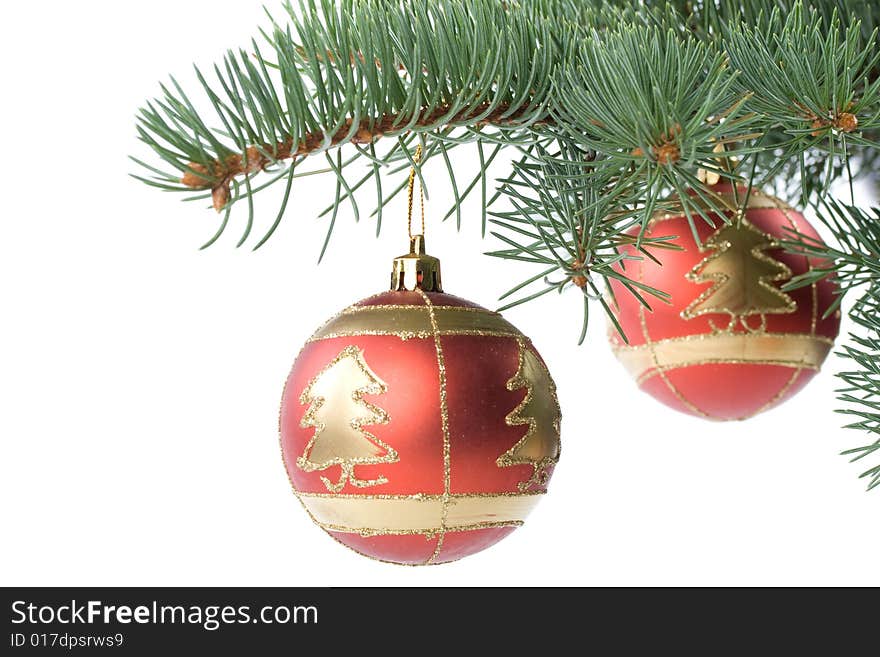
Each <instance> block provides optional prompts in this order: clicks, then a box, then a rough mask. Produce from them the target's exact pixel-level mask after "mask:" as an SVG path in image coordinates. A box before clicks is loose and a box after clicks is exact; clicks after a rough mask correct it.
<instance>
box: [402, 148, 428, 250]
mask: <svg viewBox="0 0 880 657" xmlns="http://www.w3.org/2000/svg"><path fill="white" fill-rule="evenodd" d="M421 160H422V145H421V144H419V145H418V146H416V152H415V155H413V162H414V163H415V164H418V163H419V162H421ZM415 183H416V168H415V167H412V168H411V169H410V170H409V187H408V196H409V198H408V200H407V208H408V209H407V214H406V230H407V232H408V233H409V238H410V240H412V238H413V230H412V215H413V191H414V188H415ZM419 199H420V205H421V210H422V230H421V231H419V232H418V233H415V234H416V235H423V236H424V234H425V190H424V189H422V184H421V182H420V183H419Z"/></svg>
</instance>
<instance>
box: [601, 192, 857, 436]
mask: <svg viewBox="0 0 880 657" xmlns="http://www.w3.org/2000/svg"><path fill="white" fill-rule="evenodd" d="M713 190H714V191H715V192H716V193H717V194H718V195H719V201H718V202H717V203H716V204H717V205H718V206H719V207H729V208H731V210H730V212H729V216H730V217H731V218H733V219H734V223H732V224H725V223H723V221H722V219H721V218H720V217H718V216H717V215H715V216H712V215H710V216H711V218H712V219H714V220H715V225H716V227H715V228H713V227H712V226H710V225H708V224H707V223H706V222H705V221H703V220H702V219H701V218H700V217H695V223H696V227H697V233H698V235H699V240H700V245H698V244H697V242H696V240H695V239H694V235H693V232H692V230H691V227H690V224H689V223H688V220H687V218H686V217H685V216H684V214H683V212H679V213H675V212H673V213H666V214H658V215H657V216H655V217H654V218H653V219H652V220H651V223H650V225H649V227H648V229H647V233H646V234H647V235H648V236H650V237H664V236H677V239H676V240H675V243H676V244H677V245H679V246H681V247H682V248H683V249H684V250H683V251H661V252H657V251H655V253H654V255H655V256H657V257H658V258H659V259H660V260H661V261H662V265H658V264H657V263H655V262H652V261H651V260H650V259H643V260H629V261H627V262H626V274H627V276H629V277H631V278H632V279H634V280H637V281H640V282H643V283H646V284H647V285H650V286H652V287H655V288H657V289H660V290H663V291H665V292H668V293H670V294H671V295H672V300H671V301H672V302H671V304H665V303H663V302H661V301H656V300H655V301H652V302H651V306H652V310H646V309H645V308H644V307H643V306H642V305H641V304H640V303H639V302H638V301H637V300H636V299H635V298H634V297H633V295H632V294H631V293H630V292H629V291H627V290H626V289H625V288H624V287H623V286H622V285H621V284H620V283H619V282H617V281H612V283H611V285H612V289H613V290H614V293H615V296H616V301H617V307H616V308H615V314H616V317H617V319H618V321H619V322H620V324H621V326H622V327H623V330H624V332H625V334H626V336H627V338H628V339H629V344H625V343H624V341H623V340H622V339H621V337H620V336H619V335H618V334H617V332H616V331H615V330H614V329H613V328H612V329H611V332H610V340H611V345H612V348H613V349H614V352H615V354H616V355H617V357H618V359H619V360H620V361H621V362H622V363H623V364H624V366H625V367H626V368H627V370H628V371H629V372H630V373H631V374H632V376H633V377H634V378H635V379H636V381H637V383H638V385H639V387H640V388H641V389H642V390H644V391H646V392H647V393H648V394H650V395H652V396H653V397H654V398H656V399H658V400H659V401H661V402H663V403H664V404H666V405H667V406H671V407H672V408H674V409H676V410H679V411H683V412H685V413H690V414H692V415H697V416H700V417H704V418H707V419H711V420H741V419H745V418H748V417H751V416H753V415H756V414H757V413H760V412H762V411H765V410H767V409H769V408H772V407H774V406H776V405H778V404H780V403H782V402H783V401H785V400H786V399H788V398H790V397H792V396H793V395H794V394H796V393H797V392H798V391H799V390H801V389H802V388H803V387H804V386H805V385H806V384H807V382H808V381H809V380H810V379H811V378H812V377H813V376H814V375H815V373H816V372H817V371H818V370H819V367H820V366H821V365H822V362H823V361H824V360H825V357H826V356H827V355H828V352H829V351H830V350H831V347H832V345H833V344H834V339H835V338H836V337H837V333H838V330H839V328H840V314H839V313H834V314H832V315H831V316H829V317H827V318H823V315H824V314H825V311H826V310H827V309H828V308H829V307H830V305H831V303H832V301H833V297H834V283H833V281H832V280H829V279H827V278H826V279H823V280H821V281H819V282H818V283H815V284H813V285H811V286H809V287H803V288H800V289H797V290H792V291H787V292H783V291H782V290H781V285H782V284H783V283H784V282H785V281H787V280H789V279H790V278H792V276H795V275H798V274H802V273H805V272H807V271H809V270H810V269H811V268H813V267H817V266H818V265H819V263H818V262H816V261H815V260H812V259H810V258H807V257H804V256H798V255H792V254H790V253H785V252H784V251H783V250H782V249H781V248H780V246H779V240H780V239H782V238H784V237H789V238H790V237H791V233H788V232H787V231H786V228H788V229H793V230H796V231H798V232H800V233H802V234H804V235H807V236H808V237H810V238H813V239H816V240H819V239H820V238H819V235H818V233H816V231H815V230H814V229H813V227H812V226H811V225H810V224H809V223H808V222H807V220H806V219H805V218H804V217H803V215H802V214H801V213H800V212H798V211H797V210H795V209H793V208H791V207H789V206H788V205H786V204H785V203H783V202H782V201H780V200H779V199H777V198H774V197H772V196H769V195H765V194H762V193H760V192H757V191H754V190H753V191H752V193H751V196H750V198H749V200H748V203H747V205H746V207H745V208H744V209H743V212H742V220H741V221H739V222H737V221H736V219H735V217H736V215H737V207H738V206H737V202H738V200H742V199H744V198H745V192H746V190H744V189H740V190H738V191H739V194H738V195H735V194H734V190H733V188H732V187H731V186H730V185H719V186H716V187H714V188H713ZM694 202H696V199H694ZM623 250H624V251H625V252H628V253H630V254H633V255H635V250H634V249H632V247H626V248H624V249H623Z"/></svg>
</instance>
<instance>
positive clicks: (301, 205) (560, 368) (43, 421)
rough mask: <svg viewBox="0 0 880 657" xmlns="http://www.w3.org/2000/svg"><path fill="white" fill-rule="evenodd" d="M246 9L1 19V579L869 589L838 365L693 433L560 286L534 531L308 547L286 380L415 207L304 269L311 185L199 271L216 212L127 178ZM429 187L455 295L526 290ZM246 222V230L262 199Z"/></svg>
mask: <svg viewBox="0 0 880 657" xmlns="http://www.w3.org/2000/svg"><path fill="white" fill-rule="evenodd" d="M260 4H261V3H260V2H246V1H243V0H237V1H236V2H218V1H217V0H211V1H210V2H209V1H208V0H187V1H186V2H181V1H180V0H177V1H175V2H169V1H166V0H154V1H153V2H150V3H146V4H145V3H128V2H126V3H121V2H78V3H66V2H41V3H14V4H11V5H10V6H8V7H6V8H5V9H4V17H3V21H2V24H0V36H2V38H0V53H2V59H0V61H2V62H3V64H2V66H3V87H4V92H3V95H4V101H3V104H2V106H0V113H2V125H3V127H4V131H3V146H2V156H0V171H2V177H0V180H2V193H3V195H4V203H3V207H2V210H0V213H2V214H0V216H2V231H0V281H2V282H0V303H2V322H0V439H2V446H3V447H2V448H3V453H2V458H0V495H2V503H0V508H2V518H0V522H2V527H3V530H2V533H3V539H2V541H0V580H2V583H3V584H5V585H60V584H68V585H76V584H82V585H85V584H89V585H137V584H140V585H345V584H349V585H391V584H398V585H410V584H412V585H449V584H475V585H477V584H495V585H504V584H521V585H539V584H549V585H552V584H557V585H571V584H581V585H656V584H667V585H709V584H717V585H721V584H728V585H739V584H754V585H783V584H788V585H801V584H814V585H868V584H872V585H877V584H880V570H878V569H877V568H876V567H874V566H873V565H872V564H874V563H876V553H877V545H878V540H880V525H878V523H877V522H876V518H877V511H878V508H880V507H878V504H880V497H878V495H880V493H874V494H873V495H871V494H866V493H865V492H864V482H863V481H859V480H858V479H857V478H856V474H857V473H858V472H859V470H858V469H857V468H858V466H857V465H850V464H848V463H847V461H846V459H844V458H842V457H839V456H837V455H836V454H837V452H839V451H840V450H842V449H844V448H846V447H851V446H855V445H856V444H861V443H859V441H860V440H863V436H859V435H857V434H855V433H851V432H848V431H844V430H842V429H840V428H839V426H840V425H841V424H842V419H843V418H841V417H840V416H837V415H835V414H834V413H833V412H832V409H833V408H834V407H835V402H834V400H833V389H834V387H835V384H836V381H835V380H834V377H833V376H832V372H833V371H834V370H835V369H836V368H837V367H839V365H840V363H839V362H838V359H837V358H835V357H832V358H831V359H830V361H829V363H828V367H827V368H826V371H824V372H823V373H822V374H821V375H820V376H819V377H818V378H817V379H816V380H814V382H813V383H812V384H811V385H810V386H809V387H808V388H807V390H805V391H804V392H803V393H801V394H800V395H799V396H798V397H797V398H795V399H794V400H792V401H790V402H789V403H788V404H786V405H785V406H783V407H781V408H779V409H777V410H774V411H772V412H769V413H767V414H765V415H762V416H760V417H758V418H756V419H753V420H750V421H749V422H748V423H745V424H742V423H734V424H726V425H720V424H712V423H706V422H705V421H702V420H699V419H693V418H690V417H686V416H684V415H680V414H678V413H675V412H673V411H671V410H668V409H666V408H665V407H663V406H661V405H660V404H658V403H657V402H655V401H653V400H652V399H651V398H649V397H647V396H646V395H644V394H642V393H639V392H638V391H637V390H636V388H635V385H634V383H633V382H632V381H631V380H630V379H629V377H628V376H627V374H626V373H625V372H624V371H623V370H622V368H621V367H620V366H619V365H618V364H617V363H616V361H615V360H614V359H613V357H612V356H611V354H610V353H609V350H608V348H607V346H606V344H605V339H604V321H603V320H602V317H601V314H600V311H599V308H598V307H596V308H594V321H593V323H592V327H591V330H590V336H589V339H588V341H587V342H586V344H585V345H584V346H582V347H578V346H576V344H575V341H576V338H577V334H578V331H579V327H580V300H579V298H578V295H577V293H575V292H571V293H569V294H565V295H563V296H561V297H559V296H556V295H552V296H548V297H545V298H544V299H542V300H540V301H537V302H535V303H533V304H531V305H527V306H525V307H522V308H520V309H515V310H513V311H510V312H509V313H507V317H508V318H509V319H510V320H511V321H513V322H514V323H515V324H516V325H517V326H519V327H520V328H521V329H522V330H523V331H524V332H525V333H527V334H528V335H530V336H532V338H533V339H534V342H535V344H536V345H537V347H538V348H539V349H540V350H541V352H542V354H543V355H544V357H545V358H546V360H547V362H548V363H549V365H550V369H551V371H552V373H553V375H554V377H555V379H556V382H557V384H558V387H559V391H560V398H561V403H562V407H563V411H564V420H563V459H562V462H561V464H560V466H559V468H558V470H557V472H556V475H555V477H554V480H553V482H552V486H551V489H550V495H549V496H548V497H547V499H545V500H544V501H543V502H542V504H541V505H540V506H539V507H538V509H537V510H536V511H535V513H534V514H533V515H532V516H530V518H529V520H528V522H527V524H526V526H525V527H524V528H522V529H520V530H518V531H516V532H515V533H514V534H513V535H512V536H511V537H509V538H508V539H506V540H505V541H503V542H502V543H500V544H499V545H497V546H496V547H494V548H492V549H491V550H488V551H486V552H483V553H481V554H479V555H477V556H473V557H470V558H468V559H465V560H463V561H461V562H458V563H456V564H453V565H445V566H438V567H432V568H401V567H396V566H390V565H385V564H380V563H376V562H373V561H370V560H367V559H364V558H362V557H359V556H357V555H356V554H354V553H352V552H349V551H348V550H345V549H344V548H342V547H340V546H338V545H337V544H336V543H334V542H333V541H332V540H330V539H329V538H328V537H327V536H325V535H324V534H323V532H321V531H320V530H319V529H317V528H316V527H313V526H312V525H311V523H310V521H309V520H308V518H307V517H306V515H305V514H304V513H303V511H302V509H301V508H300V505H299V503H298V502H297V501H296V499H295V498H294V496H293V494H292V493H291V491H290V490H289V484H288V481H287V477H286V475H285V473H284V469H283V466H282V464H281V460H280V457H279V447H278V438H277V415H278V408H277V405H278V401H279V397H280V393H281V386H282V384H283V381H284V379H285V377H286V375H287V372H288V369H289V367H290V364H291V363H292V361H293V359H294V357H295V355H296V353H297V352H298V350H299V348H300V346H301V345H302V343H303V341H304V340H305V339H306V338H307V337H308V335H309V334H310V333H311V332H312V330H313V329H314V328H315V327H316V326H317V325H319V324H320V323H321V322H322V321H324V320H325V319H326V318H327V317H329V316H330V315H332V314H334V313H335V312H336V311H337V310H339V309H340V308H342V307H343V306H345V305H347V304H349V303H351V302H353V301H355V300H357V299H359V298H361V297H364V296H367V295H369V294H372V293H374V292H377V291H380V290H382V289H383V288H384V287H385V286H386V284H387V278H388V270H389V269H388V268H389V265H390V260H391V258H392V257H393V256H394V255H397V254H398V252H401V251H402V250H405V246H406V245H405V239H404V237H403V231H404V227H403V226H404V203H403V199H401V200H400V201H399V202H397V203H395V204H394V205H393V206H392V207H391V208H390V209H389V211H388V213H387V215H386V230H384V231H383V234H382V237H381V238H380V239H379V240H376V239H374V237H373V232H374V224H373V223H372V222H371V221H369V220H364V221H362V223H361V224H360V225H355V224H354V222H353V220H352V216H351V212H350V211H349V210H348V209H347V208H346V207H343V208H342V210H341V214H340V221H339V226H338V229H337V231H338V232H337V233H336V234H335V235H334V238H333V241H332V244H331V247H330V250H329V253H328V255H327V257H326V259H325V261H324V262H323V264H321V265H320V266H319V267H318V266H316V262H315V261H316V257H317V254H318V252H319V249H320V245H321V241H322V239H323V234H324V230H325V229H326V220H320V221H319V220H316V218H315V217H316V216H317V214H318V213H319V211H320V210H321V209H323V208H324V207H325V206H326V205H327V204H328V203H329V202H330V201H331V200H332V193H333V186H334V185H333V182H332V181H331V180H330V178H328V177H313V178H307V179H305V180H303V181H300V184H299V185H298V186H296V187H295V188H294V200H293V202H292V203H291V205H290V207H289V209H288V212H287V216H286V218H285V220H284V223H283V224H282V226H281V228H280V229H279V230H278V232H277V234H276V236H275V238H273V240H271V241H270V242H269V243H268V244H267V245H266V246H265V247H264V248H263V249H261V250H260V251H258V252H256V253H251V252H250V250H249V249H240V250H236V249H235V248H234V245H235V242H236V241H237V238H238V231H239V229H240V228H241V227H242V225H243V221H244V218H243V217H242V216H241V214H237V215H234V219H233V222H232V225H231V229H230V231H229V233H228V234H227V235H225V236H224V237H223V238H222V239H221V240H220V242H219V243H218V244H216V245H215V246H214V247H212V248H211V249H209V250H207V251H205V252H199V251H198V246H199V245H200V244H201V243H202V242H203V241H204V240H206V239H207V238H208V237H209V236H210V235H211V234H213V232H214V230H215V227H216V226H217V224H218V221H219V218H218V216H217V215H216V214H215V213H213V211H211V210H208V209H205V208H204V207H202V206H201V205H199V204H192V203H189V204H184V203H180V202H179V197H177V196H174V195H168V194H161V193H158V192H157V191H155V190H152V189H149V188H147V187H145V186H143V185H141V184H140V183H138V182H136V181H134V180H132V179H131V178H129V177H128V175H127V174H128V173H130V172H131V171H133V170H134V166H133V165H132V164H130V163H129V161H128V160H127V159H126V158H127V156H128V155H129V154H136V155H140V156H146V157H149V153H148V152H147V151H146V149H145V148H143V147H141V146H140V145H139V143H138V142H137V141H136V139H135V138H134V135H135V133H134V115H135V112H136V110H137V108H138V107H139V105H140V104H141V103H142V102H143V101H144V100H145V99H146V98H147V97H148V96H153V95H155V94H156V93H158V84H157V83H158V81H159V80H160V79H161V80H167V75H168V74H169V73H175V74H178V75H179V76H180V78H181V80H182V81H183V82H184V84H187V85H188V86H189V88H193V87H192V85H191V84H190V83H191V81H192V78H191V75H190V71H191V66H190V65H191V63H192V62H193V61H196V62H198V63H200V64H201V65H203V66H205V67H207V66H208V65H210V64H212V63H213V62H214V61H215V60H217V59H218V58H219V56H220V55H221V53H222V52H223V50H224V49H225V48H228V47H232V46H235V47H237V46H240V45H245V44H247V42H248V40H249V38H250V37H251V35H253V34H255V33H256V28H257V26H258V25H263V24H265V18H264V16H263V14H262V10H261V8H260ZM276 4H279V5H280V3H271V5H270V6H274V5H276ZM472 163H473V157H472V154H471V156H469V157H467V158H463V159H461V160H460V164H461V166H463V167H467V166H471V165H472ZM436 166H437V167H438V169H435V170H434V171H430V170H426V174H427V175H428V176H429V179H430V178H433V179H434V180H436V181H437V184H436V185H435V186H434V195H433V197H432V200H431V202H430V203H429V221H430V226H429V246H430V247H431V251H432V252H433V253H434V254H435V255H438V256H440V257H441V258H442V260H443V267H444V269H443V275H444V283H445V286H446V288H447V290H448V291H450V292H452V293H455V294H459V295H461V296H465V297H467V298H470V299H472V300H474V301H476V302H479V303H481V304H483V305H486V306H490V307H494V306H495V305H496V299H497V297H498V295H499V294H500V293H501V292H503V291H504V290H506V289H507V288H508V287H509V286H510V285H511V283H513V282H516V281H517V280H519V279H520V278H524V277H525V276H527V275H529V274H530V273H532V270H529V269H528V267H527V266H526V267H525V268H523V265H517V264H509V263H505V262H501V261H497V260H494V259H490V258H487V257H485V256H483V255H481V253H482V252H484V251H487V250H490V249H491V248H495V247H497V243H496V242H494V241H493V240H491V239H490V240H485V241H481V240H480V236H479V219H478V214H477V212H478V207H477V204H476V202H478V201H477V200H476V199H475V202H472V203H470V204H469V205H468V210H467V214H466V217H465V221H464V226H463V229H462V231H461V233H460V234H458V233H456V231H455V226H454V223H453V222H448V223H446V224H442V225H441V224H440V223H439V221H437V219H439V217H440V216H442V215H443V214H445V211H446V209H447V207H448V203H449V201H450V194H449V192H448V189H447V188H446V185H445V181H444V177H445V171H444V170H443V167H442V165H441V164H437V165H436ZM496 173H497V174H499V175H501V174H504V173H506V167H501V168H499V169H497V170H496ZM368 196H369V194H367V195H366V196H365V198H364V204H363V205H364V209H365V210H369V209H370V208H371V207H372V206H371V205H370V199H369V198H367V197H368ZM257 209H258V214H257V221H258V225H257V231H255V233H258V232H259V228H261V227H263V228H264V227H265V226H266V225H267V224H268V222H271V220H272V219H273V218H274V213H275V204H274V203H273V201H272V198H270V197H269V196H265V197H264V198H263V199H262V201H260V202H259V204H258V206H257ZM251 243H253V240H252V242H251Z"/></svg>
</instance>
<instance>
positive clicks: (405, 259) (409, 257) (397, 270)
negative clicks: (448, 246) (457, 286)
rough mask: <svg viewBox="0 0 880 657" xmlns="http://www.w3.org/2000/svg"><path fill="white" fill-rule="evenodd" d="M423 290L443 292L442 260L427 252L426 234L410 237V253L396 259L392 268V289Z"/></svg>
mask: <svg viewBox="0 0 880 657" xmlns="http://www.w3.org/2000/svg"><path fill="white" fill-rule="evenodd" d="M417 289H418V290H422V291H424V292H442V291H443V286H442V285H441V283H440V261H439V260H438V259H437V258H434V257H433V256H429V255H426V254H425V236H424V235H413V236H411V237H410V238H409V253H407V254H406V255H402V256H399V257H397V258H395V259H394V267H393V269H392V270H391V291H392V292H402V291H404V290H409V291H413V290H417Z"/></svg>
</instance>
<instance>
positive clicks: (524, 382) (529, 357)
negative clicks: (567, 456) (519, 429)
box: [496, 340, 561, 492]
mask: <svg viewBox="0 0 880 657" xmlns="http://www.w3.org/2000/svg"><path fill="white" fill-rule="evenodd" d="M522 388H525V389H526V396H525V397H524V398H523V400H522V401H521V402H520V403H519V405H518V406H517V407H516V408H515V409H513V410H512V411H511V412H510V413H509V414H508V415H507V417H506V418H505V422H506V423H507V424H508V426H519V425H528V430H527V431H526V432H525V434H524V435H523V437H522V438H520V439H519V440H518V441H517V443H516V444H515V445H514V446H513V447H511V448H510V449H509V450H507V451H506V452H504V454H502V455H501V456H499V457H498V459H497V460H496V464H497V465H498V467H502V468H504V467H510V466H513V465H530V466H532V474H531V476H530V477H529V478H528V479H526V480H525V481H521V482H519V484H517V487H518V488H519V490H520V491H521V492H525V491H527V490H530V489H539V490H540V489H543V488H544V487H545V486H546V484H547V479H548V478H549V471H548V468H550V467H551V466H552V465H554V464H555V463H556V462H557V461H559V447H560V446H559V423H560V420H561V413H560V410H559V400H558V399H557V397H556V385H555V384H554V383H553V379H551V378H550V373H549V372H548V371H547V368H546V367H545V366H544V363H542V362H541V360H540V359H539V358H538V356H537V355H535V353H534V352H533V351H532V350H531V349H528V348H527V347H526V345H525V344H524V343H523V341H522V340H520V341H519V367H518V368H517V371H516V374H514V375H513V377H512V378H511V379H510V380H509V381H508V382H507V389H508V390H520V389H522Z"/></svg>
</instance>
